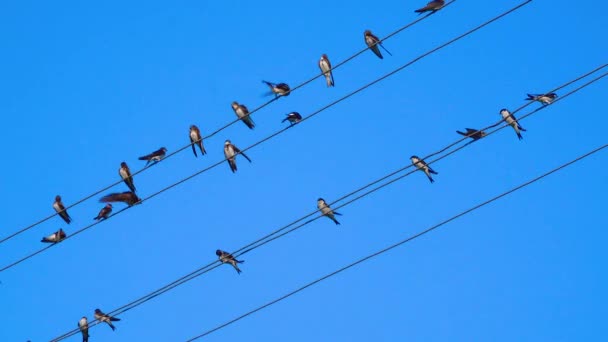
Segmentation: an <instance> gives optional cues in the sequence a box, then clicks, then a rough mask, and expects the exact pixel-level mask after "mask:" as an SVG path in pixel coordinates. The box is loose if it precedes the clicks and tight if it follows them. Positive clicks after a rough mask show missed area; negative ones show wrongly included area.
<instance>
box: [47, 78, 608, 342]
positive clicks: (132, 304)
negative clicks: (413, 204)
mask: <svg viewBox="0 0 608 342" xmlns="http://www.w3.org/2000/svg"><path fill="white" fill-rule="evenodd" d="M605 76H608V73H605V74H604V75H602V76H600V77H598V78H596V79H594V80H592V81H590V82H588V83H586V84H584V85H583V86H580V87H578V88H577V89H575V90H573V91H571V92H569V93H567V94H564V95H562V96H561V97H560V98H559V99H560V101H561V100H562V99H565V98H567V97H569V96H570V95H572V94H574V93H576V92H578V91H580V90H581V89H583V88H585V87H587V86H589V85H590V84H592V83H594V82H596V81H598V80H599V79H601V78H603V77H605ZM569 83H571V82H569ZM556 102H558V100H556V101H554V103H556ZM551 105H553V103H552V104H549V105H547V106H542V107H539V108H537V109H535V110H534V111H532V112H530V113H528V114H526V115H524V116H522V118H521V120H524V119H525V118H527V117H529V116H531V115H533V114H534V113H537V112H538V111H540V110H543V109H545V108H547V107H549V106H551ZM499 123H500V122H499ZM506 127H509V125H503V126H501V127H500V128H497V129H495V130H493V131H491V132H489V133H488V134H487V135H486V137H487V136H490V135H492V134H494V133H495V132H497V131H499V130H501V129H504V128H506ZM484 139H485V137H484ZM470 144H471V142H469V143H467V144H465V145H463V146H461V147H460V148H459V149H456V150H453V151H451V152H449V153H448V154H446V155H445V156H442V157H440V158H437V159H435V160H433V161H430V162H428V164H429V165H431V164H433V163H436V162H437V161H439V160H441V159H443V158H446V157H447V156H449V155H451V154H454V153H456V152H457V151H459V150H461V149H463V148H465V147H466V146H469V145H470ZM423 159H425V158H423ZM411 167H413V166H412V165H409V166H407V167H404V168H402V169H399V170H398V171H396V172H392V173H390V174H389V176H385V177H382V178H380V179H379V180H376V181H373V182H372V183H369V184H367V185H365V186H363V187H361V188H359V189H358V190H356V191H353V192H351V193H349V194H347V195H345V196H343V197H341V198H339V199H338V200H335V201H334V202H331V203H330V205H333V204H335V203H337V202H339V201H341V200H343V199H345V198H347V197H350V196H352V195H353V194H355V193H357V192H360V191H362V190H364V189H366V188H369V187H370V186H372V185H374V184H377V183H378V182H380V181H382V180H385V179H387V178H389V177H390V176H392V175H395V174H396V173H398V172H401V171H403V170H405V169H407V168H411ZM416 171H417V170H413V171H411V172H409V173H407V174H404V175H402V176H400V177H398V178H396V179H393V180H391V181H389V182H387V183H385V184H382V185H380V186H378V187H376V188H374V189H372V190H370V191H368V192H366V193H364V194H362V195H360V196H357V197H356V198H354V199H351V200H349V201H348V202H346V203H343V204H341V205H339V206H337V207H335V208H334V210H338V209H340V208H342V207H345V206H347V205H349V204H351V203H353V202H355V201H357V200H359V199H361V198H363V197H366V196H368V195H370V194H372V193H374V192H376V191H378V190H380V189H382V188H384V187H386V186H388V185H390V184H393V183H395V182H397V181H399V180H401V179H403V178H405V177H407V176H409V175H410V174H412V173H415V172H416ZM314 214H318V210H315V211H313V212H311V213H310V214H307V215H306V216H304V217H302V218H300V219H298V220H296V221H294V222H292V223H290V224H288V225H286V226H283V227H282V228H280V229H278V230H275V231H273V232H272V233H270V234H267V235H266V236H264V237H263V238H261V239H258V240H256V241H254V242H252V243H250V244H248V245H246V246H244V247H242V248H240V249H238V250H237V251H235V252H233V253H231V254H233V255H234V256H235V257H239V256H241V255H243V254H246V253H249V252H251V251H252V250H254V249H257V248H259V247H261V246H263V245H265V244H267V243H269V242H271V241H274V240H276V239H278V238H280V237H282V236H284V235H287V234H289V233H291V232H293V231H295V230H297V229H299V228H301V227H303V226H305V225H308V224H309V223H312V222H314V221H316V220H317V219H319V218H321V217H323V215H318V216H316V217H315V218H313V219H310V220H308V221H306V222H304V223H302V224H300V225H298V226H296V227H294V228H292V229H290V230H288V231H286V232H284V233H282V234H280V235H276V234H278V233H280V232H281V231H284V230H285V229H287V228H289V227H290V226H293V225H294V224H296V223H298V222H301V221H302V220H304V219H306V218H308V217H310V216H312V215H314ZM269 237H271V238H270V239H268V238H269ZM259 242H261V243H259ZM258 243H259V244H258ZM254 245H255V246H254ZM252 246H253V247H252ZM219 266H221V263H219V261H218V260H215V261H213V262H211V263H210V264H208V265H205V266H203V267H201V268H199V269H197V270H195V271H193V272H191V273H189V274H187V275H185V276H183V277H181V278H179V279H177V280H175V281H173V282H171V283H169V284H167V285H165V286H163V287H161V288H160V289H158V290H155V291H153V292H151V293H149V294H147V295H145V296H143V297H140V298H138V299H137V300H135V301H132V302H130V303H128V304H125V305H123V306H121V307H120V308H117V309H114V310H112V311H110V312H109V313H108V314H110V315H113V316H117V315H120V314H122V313H124V312H126V311H129V310H131V309H133V308H135V307H137V306H140V305H142V304H144V303H145V302H147V301H149V300H151V299H153V298H156V297H158V296H160V295H161V294H163V293H165V292H168V291H170V290H172V289H174V288H175V287H177V286H180V285H182V284H184V283H186V282H188V281H190V280H193V279H195V278H197V277H199V276H201V275H203V274H205V273H207V272H210V271H211V270H213V269H215V268H217V267H219ZM96 324H99V322H98V321H95V322H91V323H90V324H89V326H90V327H92V326H94V325H96ZM77 333H78V329H74V330H72V331H70V332H68V333H66V334H64V335H61V336H59V337H57V338H55V339H53V340H52V341H53V342H57V341H61V340H63V339H65V338H67V337H70V336H72V335H75V334H77Z"/></svg>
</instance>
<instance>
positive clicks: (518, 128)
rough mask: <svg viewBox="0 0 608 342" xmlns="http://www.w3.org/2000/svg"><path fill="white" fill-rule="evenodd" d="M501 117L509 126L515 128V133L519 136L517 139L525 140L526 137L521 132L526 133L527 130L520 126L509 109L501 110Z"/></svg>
mask: <svg viewBox="0 0 608 342" xmlns="http://www.w3.org/2000/svg"><path fill="white" fill-rule="evenodd" d="M500 115H501V116H502V118H503V120H505V122H506V123H507V124H508V125H509V126H511V127H513V129H514V130H515V133H516V134H517V138H519V140H521V139H523V138H524V137H523V136H522V135H521V132H520V131H523V132H525V131H526V130H525V129H524V128H523V127H521V126H520V125H519V122H517V119H516V118H515V116H514V115H513V114H511V112H509V110H508V109H505V108H503V109H501V110H500Z"/></svg>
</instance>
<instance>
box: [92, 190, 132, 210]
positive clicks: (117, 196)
mask: <svg viewBox="0 0 608 342" xmlns="http://www.w3.org/2000/svg"><path fill="white" fill-rule="evenodd" d="M140 201H141V199H139V197H137V195H136V194H135V193H133V192H131V191H125V192H115V193H111V194H108V195H105V196H103V197H102V198H101V199H100V200H99V202H103V203H109V202H124V203H126V204H128V205H129V207H130V206H132V205H134V204H138V203H139V202H140Z"/></svg>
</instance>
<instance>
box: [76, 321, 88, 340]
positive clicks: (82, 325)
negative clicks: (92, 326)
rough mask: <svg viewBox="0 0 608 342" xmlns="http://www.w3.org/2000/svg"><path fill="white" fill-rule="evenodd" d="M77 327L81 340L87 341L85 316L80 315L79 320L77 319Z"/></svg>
mask: <svg viewBox="0 0 608 342" xmlns="http://www.w3.org/2000/svg"><path fill="white" fill-rule="evenodd" d="M78 328H79V329H80V332H81V333H82V342H89V322H88V321H87V318H86V317H82V318H81V319H80V321H78Z"/></svg>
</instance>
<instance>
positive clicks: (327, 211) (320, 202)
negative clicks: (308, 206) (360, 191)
mask: <svg viewBox="0 0 608 342" xmlns="http://www.w3.org/2000/svg"><path fill="white" fill-rule="evenodd" d="M317 208H319V210H321V213H322V214H323V216H327V217H328V218H330V219H331V220H332V221H334V223H335V224H336V225H339V224H340V222H338V220H336V217H335V216H334V215H339V216H342V214H340V213H338V212H335V211H333V210H331V208H330V207H329V204H327V202H325V200H324V199H322V198H319V199H317Z"/></svg>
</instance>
